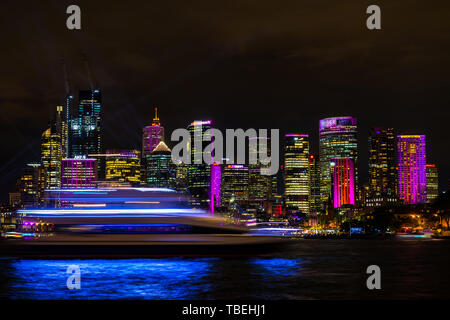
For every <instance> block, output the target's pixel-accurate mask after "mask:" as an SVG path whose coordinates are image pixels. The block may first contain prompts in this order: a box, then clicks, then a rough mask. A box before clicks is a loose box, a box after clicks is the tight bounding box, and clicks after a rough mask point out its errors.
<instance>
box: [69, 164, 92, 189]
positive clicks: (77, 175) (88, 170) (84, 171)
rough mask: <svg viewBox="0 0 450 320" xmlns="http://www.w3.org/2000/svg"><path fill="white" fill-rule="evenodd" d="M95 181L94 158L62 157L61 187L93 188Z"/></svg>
mask: <svg viewBox="0 0 450 320" xmlns="http://www.w3.org/2000/svg"><path fill="white" fill-rule="evenodd" d="M96 181H97V160H96V159H63V160H62V163H61V188H63V189H84V188H94V187H95V185H96Z"/></svg>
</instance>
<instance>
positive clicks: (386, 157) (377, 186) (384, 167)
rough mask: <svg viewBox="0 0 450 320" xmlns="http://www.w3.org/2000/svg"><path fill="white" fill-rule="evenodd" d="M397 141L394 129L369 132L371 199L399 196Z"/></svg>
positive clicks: (371, 130)
mask: <svg viewBox="0 0 450 320" xmlns="http://www.w3.org/2000/svg"><path fill="white" fill-rule="evenodd" d="M395 151H396V140H395V136H394V129H393V128H381V127H374V128H371V129H370V131H369V197H380V196H395V195H396V194H397V192H396V190H397V169H396V166H397V162H396V156H397V155H396V152H395Z"/></svg>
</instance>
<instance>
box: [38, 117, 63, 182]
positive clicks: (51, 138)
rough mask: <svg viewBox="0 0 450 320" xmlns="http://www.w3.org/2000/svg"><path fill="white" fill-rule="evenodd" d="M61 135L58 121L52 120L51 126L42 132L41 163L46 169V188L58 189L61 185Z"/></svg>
mask: <svg viewBox="0 0 450 320" xmlns="http://www.w3.org/2000/svg"><path fill="white" fill-rule="evenodd" d="M62 152H63V151H62V144H61V135H60V133H58V130H57V126H56V122H55V121H51V123H50V125H49V127H48V128H47V129H46V130H45V131H44V132H43V133H42V139H41V165H42V169H43V170H44V181H45V189H58V188H60V186H61V160H62Z"/></svg>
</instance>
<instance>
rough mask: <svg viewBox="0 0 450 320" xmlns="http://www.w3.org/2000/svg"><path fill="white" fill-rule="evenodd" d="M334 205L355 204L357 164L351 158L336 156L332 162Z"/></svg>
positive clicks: (338, 206) (336, 206) (337, 206)
mask: <svg viewBox="0 0 450 320" xmlns="http://www.w3.org/2000/svg"><path fill="white" fill-rule="evenodd" d="M331 174H332V186H333V188H332V190H333V193H332V194H333V207H334V208H340V207H342V206H343V205H355V165H354V162H353V159H351V158H334V159H333V162H332V163H331Z"/></svg>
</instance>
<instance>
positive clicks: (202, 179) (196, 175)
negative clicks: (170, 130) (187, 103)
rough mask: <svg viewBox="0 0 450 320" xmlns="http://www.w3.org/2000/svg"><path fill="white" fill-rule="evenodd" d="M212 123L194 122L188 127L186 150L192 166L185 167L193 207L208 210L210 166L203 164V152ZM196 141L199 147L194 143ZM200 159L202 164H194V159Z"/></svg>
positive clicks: (209, 141) (209, 136) (209, 137)
mask: <svg viewBox="0 0 450 320" xmlns="http://www.w3.org/2000/svg"><path fill="white" fill-rule="evenodd" d="M211 124H212V121H210V120H207V121H194V122H192V123H191V124H190V125H189V127H188V130H189V133H190V135H191V142H190V144H189V145H188V149H189V151H190V153H191V161H192V164H190V165H187V168H186V173H187V189H188V193H189V194H190V196H191V203H192V205H193V206H195V207H202V208H209V207H210V206H209V202H210V191H211V190H210V188H211V166H210V165H207V164H205V163H204V162H203V150H204V149H205V147H206V146H207V145H209V144H210V143H211V139H212V138H211V135H210V134H209V133H206V131H207V130H208V129H210V128H211ZM196 139H197V141H199V142H200V143H199V145H198V146H197V145H196V144H195V143H194V141H195V140H196ZM196 157H197V158H201V159H202V163H201V164H196V163H194V161H195V159H196Z"/></svg>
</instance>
